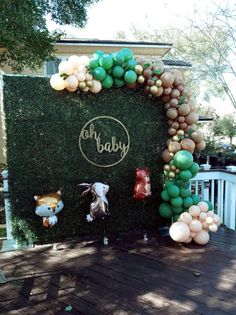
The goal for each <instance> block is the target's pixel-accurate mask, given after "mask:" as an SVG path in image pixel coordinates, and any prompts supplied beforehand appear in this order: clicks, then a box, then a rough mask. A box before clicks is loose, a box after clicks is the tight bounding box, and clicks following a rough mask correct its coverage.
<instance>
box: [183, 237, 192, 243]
mask: <svg viewBox="0 0 236 315" xmlns="http://www.w3.org/2000/svg"><path fill="white" fill-rule="evenodd" d="M191 242H192V237H189V238H188V239H187V240H186V241H184V242H183V243H185V244H189V243H191Z"/></svg>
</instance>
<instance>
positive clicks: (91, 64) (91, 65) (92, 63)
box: [89, 58, 99, 70]
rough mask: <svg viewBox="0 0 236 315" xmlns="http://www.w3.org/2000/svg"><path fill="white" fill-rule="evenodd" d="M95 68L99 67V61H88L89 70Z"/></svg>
mask: <svg viewBox="0 0 236 315" xmlns="http://www.w3.org/2000/svg"><path fill="white" fill-rule="evenodd" d="M97 67H99V59H98V58H92V59H90V61H89V68H90V69H92V70H94V69H95V68H97Z"/></svg>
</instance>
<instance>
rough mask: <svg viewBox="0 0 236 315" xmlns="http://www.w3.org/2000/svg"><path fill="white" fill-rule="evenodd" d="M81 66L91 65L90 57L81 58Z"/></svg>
mask: <svg viewBox="0 0 236 315" xmlns="http://www.w3.org/2000/svg"><path fill="white" fill-rule="evenodd" d="M79 59H80V65H84V66H88V65H89V61H90V59H89V57H88V56H80V57H79Z"/></svg>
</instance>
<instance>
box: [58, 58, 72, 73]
mask: <svg viewBox="0 0 236 315" xmlns="http://www.w3.org/2000/svg"><path fill="white" fill-rule="evenodd" d="M58 70H59V73H60V74H64V73H65V74H67V75H71V74H73V72H74V68H73V66H72V65H71V64H70V63H69V62H68V61H65V60H64V61H62V62H61V63H60V64H59V66H58Z"/></svg>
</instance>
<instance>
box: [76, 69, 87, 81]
mask: <svg viewBox="0 0 236 315" xmlns="http://www.w3.org/2000/svg"><path fill="white" fill-rule="evenodd" d="M76 77H77V79H78V81H80V82H81V81H85V79H86V75H85V74H84V72H82V71H80V72H78V73H77V75H76Z"/></svg>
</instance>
